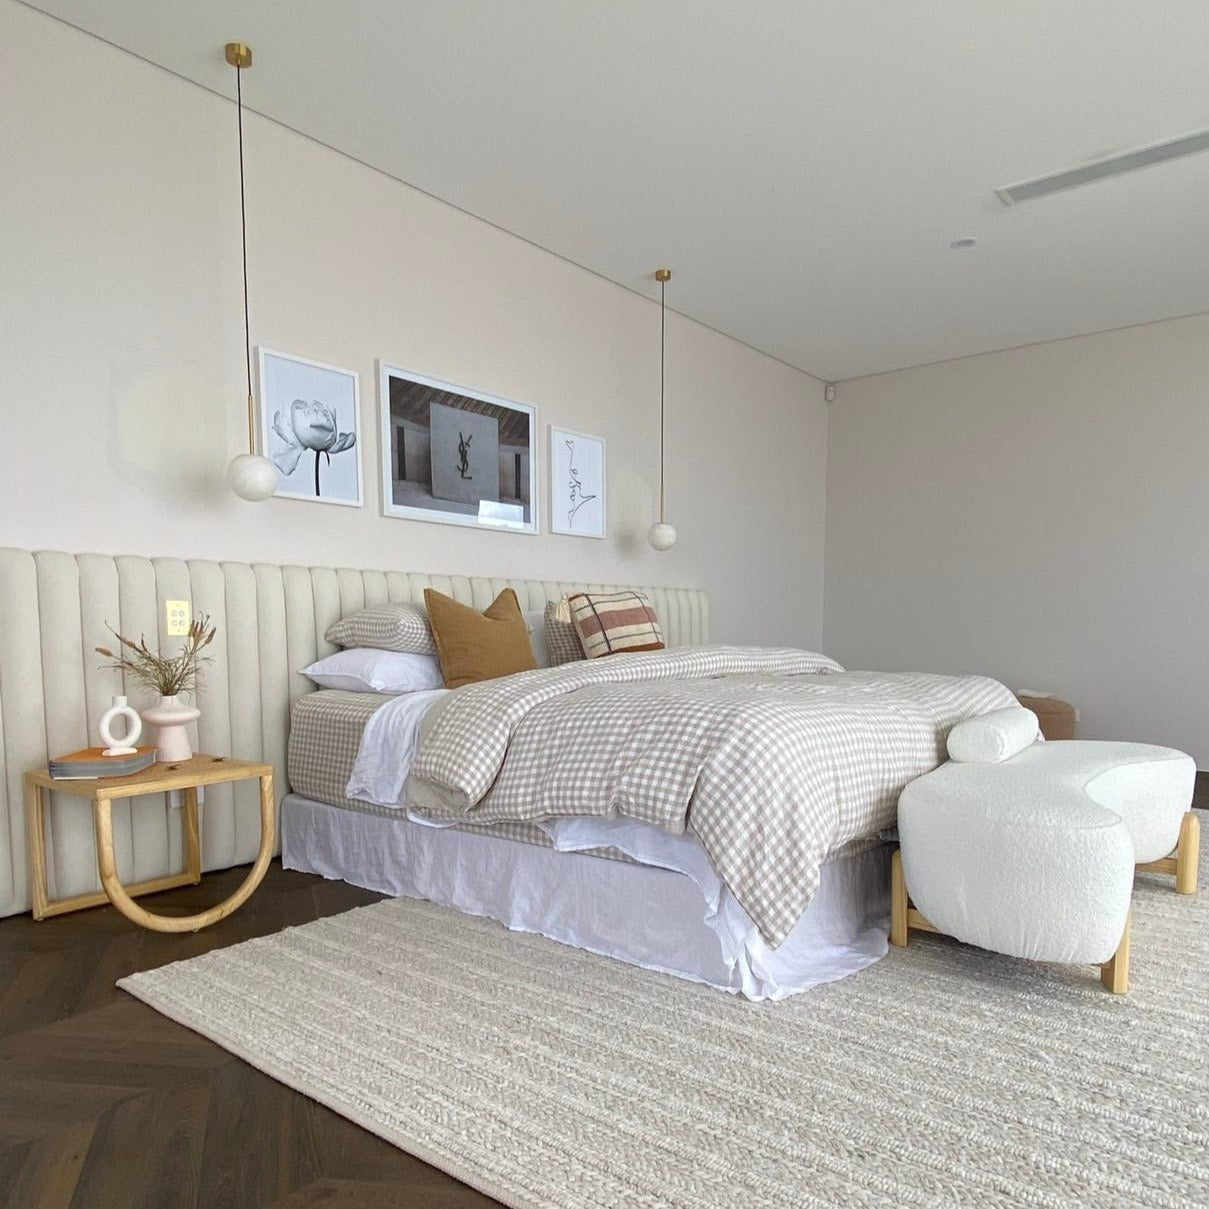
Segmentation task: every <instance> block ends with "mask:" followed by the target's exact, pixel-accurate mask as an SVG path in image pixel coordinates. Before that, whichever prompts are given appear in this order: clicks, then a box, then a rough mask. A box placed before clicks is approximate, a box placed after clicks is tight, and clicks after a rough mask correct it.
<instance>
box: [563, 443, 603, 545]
mask: <svg viewBox="0 0 1209 1209" xmlns="http://www.w3.org/2000/svg"><path fill="white" fill-rule="evenodd" d="M563 444H564V445H566V447H567V452H568V454H569V455H570V457H569V459H568V462H567V475H568V482H567V527H568V528H570V529H573V528H574V527H575V514H576V513H577V512H578V511H579V510H580V509H581V508H582V507H583V506H584V505H585V504H588V503H591V502H592V500H594V499H595V498H596V496H595V495H589V494H588V493H587V492H586V491H584V485H583V481H582V480H581V479H580V477H579V470H578V468H577V467H576V465H575V442H574V441H571V440H567V441H564V442H563Z"/></svg>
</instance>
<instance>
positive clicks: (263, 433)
mask: <svg viewBox="0 0 1209 1209" xmlns="http://www.w3.org/2000/svg"><path fill="white" fill-rule="evenodd" d="M256 351H257V356H258V358H259V368H260V441H261V445H260V447H261V449H262V450H263V451H264V454H265V457H267V458H269V459H271V460H272V462H273V464H274V465H275V466H276V467H277V472H278V474H279V475H280V477H281V484H280V486H279V487H278V488H277V491H276V492H275V494H276V495H278V496H281V497H282V498H284V499H292V500H310V501H312V502H313V503H318V504H344V505H346V506H347V507H351V508H360V507H361V502H362V500H361V403H360V390H359V383H358V379H357V375H356V374H355V373H354V372H353V371H352V370H349V369H339V368H337V367H336V366H334V365H323V364H322V363H321V362H319V361H308V360H306V359H305V358H304V357H293V356H290V355H289V354H287V353H275V352H273V350H272V349H268V348H259V349H257V350H256Z"/></svg>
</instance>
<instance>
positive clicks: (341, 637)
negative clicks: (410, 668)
mask: <svg viewBox="0 0 1209 1209" xmlns="http://www.w3.org/2000/svg"><path fill="white" fill-rule="evenodd" d="M324 637H325V638H326V639H327V640H328V642H330V643H331V644H332V645H333V646H342V647H374V648H375V649H377V650H379V651H411V652H414V653H415V654H417V655H435V654H436V653H437V644H436V641H435V639H434V638H433V636H432V629H431V628H430V627H429V624H428V613H427V612H426V611H425V609H424V606H423V605H418V604H411V603H405V602H400V603H398V604H384V605H375V606H374V607H373V608H370V609H362V610H361V612H360V613H353V614H351V615H350V616H348V617H341V618H340V620H339V621H336V622H333V623H332V624H331V625H330V626H328V628H327V633H326V634H325V635H324Z"/></svg>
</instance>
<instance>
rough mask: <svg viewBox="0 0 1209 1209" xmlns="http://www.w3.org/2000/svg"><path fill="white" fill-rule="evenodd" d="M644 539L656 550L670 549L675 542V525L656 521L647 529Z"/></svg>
mask: <svg viewBox="0 0 1209 1209" xmlns="http://www.w3.org/2000/svg"><path fill="white" fill-rule="evenodd" d="M646 539H647V541H649V542H650V543H651V545H652V546H654V547H655V549H656V550H670V549H671V548H672V547H673V546H674V545H675V544H676V526H675V525H669V524H668V523H667V521H656V522H655V523H654V524H653V525H652V526H651V527H650V528H649V529H648V530H647V535H646Z"/></svg>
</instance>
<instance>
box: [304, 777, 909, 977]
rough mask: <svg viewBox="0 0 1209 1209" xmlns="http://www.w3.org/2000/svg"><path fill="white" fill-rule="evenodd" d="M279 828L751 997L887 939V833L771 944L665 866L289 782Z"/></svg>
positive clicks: (403, 888) (855, 964)
mask: <svg viewBox="0 0 1209 1209" xmlns="http://www.w3.org/2000/svg"><path fill="white" fill-rule="evenodd" d="M281 839H282V845H281V860H282V865H283V866H284V867H285V868H287V869H297V870H301V871H302V872H304V873H318V874H320V875H321V876H323V877H326V878H332V879H337V880H341V881H347V882H351V883H353V884H354V885H358V886H364V887H365V888H367V889H370V890H377V891H379V892H380V893H383V894H390V895H396V896H397V895H404V896H407V897H409V898H423V899H429V900H431V901H432V902H436V903H441V904H443V905H444V906H448V907H455V908H456V909H457V910H459V911H463V912H465V913H466V914H468V915H484V916H487V917H489V918H491V919H495V920H498V921H499V922H500V923H502V924H504V925H506V926H507V927H509V928H512V929H515V930H517V931H521V932H537V933H539V934H541V935H542V936H548V937H550V938H551V939H552V940H558V941H562V942H563V943H564V944H570V945H575V946H576V947H577V948H581V949H587V950H589V951H590V952H593V953H601V954H604V955H605V956H608V957H616V958H618V959H619V960H621V961H626V962H629V963H631V964H632V965H639V966H645V967H646V968H647V969H651V970H660V971H662V972H664V973H668V974H674V975H676V976H677V977H680V978H688V979H692V980H693V981H695V982H704V983H707V984H708V985H709V986H712V987H717V988H718V989H719V990H724V991H731V992H735V993H739V994H743V995H745V996H747V997H748V998H750V999H782V998H784V997H785V996H787V995H793V994H796V993H798V992H799V991H805V990H808V989H809V988H810V987H812V986H817V985H818V984H819V983H822V982H833V981H835V980H836V979H838V978H844V977H846V976H847V975H849V974H854V973H856V972H857V971H858V970H862V969H864V968H865V967H866V966H869V965H872V964H873V962H875V961H877V960H878V959H879V958H880V957H883V956H884V955H885V953H886V947H887V944H886V930H887V927H888V926H889V921H890V894H889V884H890V877H889V849H888V848H887V847H884V846H883V847H879V848H875V849H873V850H871V851H865V852H862V853H859V854H857V855H854V856H850V857H844V858H841V859H838V860H834V861H831V862H829V863H828V864H826V865H824V866H823V872H822V882H821V884H820V886H819V889H818V892H817V893H816V894H815V896H814V899H813V900H812V901H811V903H810V906H809V907H808V908H807V910H806V912H805V913H804V914H803V916H802V918H801V920H799V922H798V925H797V927H796V928H795V929H794V930H793V932H791V933H790V935H789V936H788V937H787V938H786V940H785V941H784V942H783V943H782V944H781V945H780V947H779V948H777V949H776V950H769V949H768V948H767V947H766V946H765V945H764V943H763V941H761V940H760V938H759V935H758V934H757V933H756V932H755V929H754V928H752V927H750V921H748V925H747V927H746V928H745V929H744V928H743V925H742V924H740V923H737V922H736V921H735V919H734V917H735V914H736V913H735V912H733V911H731V912H727V913H725V915H726V917H727V918H728V919H729V921H730V922H723V919H722V918H721V917H720V916H719V913H717V912H714V913H713V916H712V919H709V920H707V918H706V917H707V915H709V914H710V912H709V909H708V907H707V904H706V900H705V897H704V896H703V894H702V891H701V890H700V889H699V888H698V886H697V884H696V883H695V882H694V881H693V880H692V879H691V878H689V877H687V876H685V875H684V874H683V873H679V872H675V871H673V870H671V869H665V868H655V867H653V866H650V865H640V864H633V863H629V862H626V861H611V860H602V859H601V858H600V857H595V856H587V855H585V854H582V853H578V852H558V851H555V850H554V849H552V848H539V847H537V846H536V845H534V844H524V843H519V842H516V841H513V840H505V839H499V838H497V837H494V836H487V835H478V834H474V833H471V832H466V831H457V830H453V829H449V828H436V827H426V826H423V825H421V824H418V823H413V822H411V821H409V820H408V819H407V818H405V817H402V816H399V817H389V818H388V817H384V816H382V815H376V814H362V813H359V812H355V811H351V810H341V809H339V808H336V807H333V806H327V805H324V804H323V803H320V802H315V801H311V800H310V799H308V798H303V797H300V796H298V795H297V794H290V795H289V796H288V797H286V799H285V801H284V802H283V803H282V815H281ZM739 915H742V913H741V912H739ZM742 918H744V919H745V918H746V917H745V916H743V917H742ZM725 929H730V931H729V932H728V933H726V934H720V932H723V931H724V930H725ZM728 954H729V956H728Z"/></svg>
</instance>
